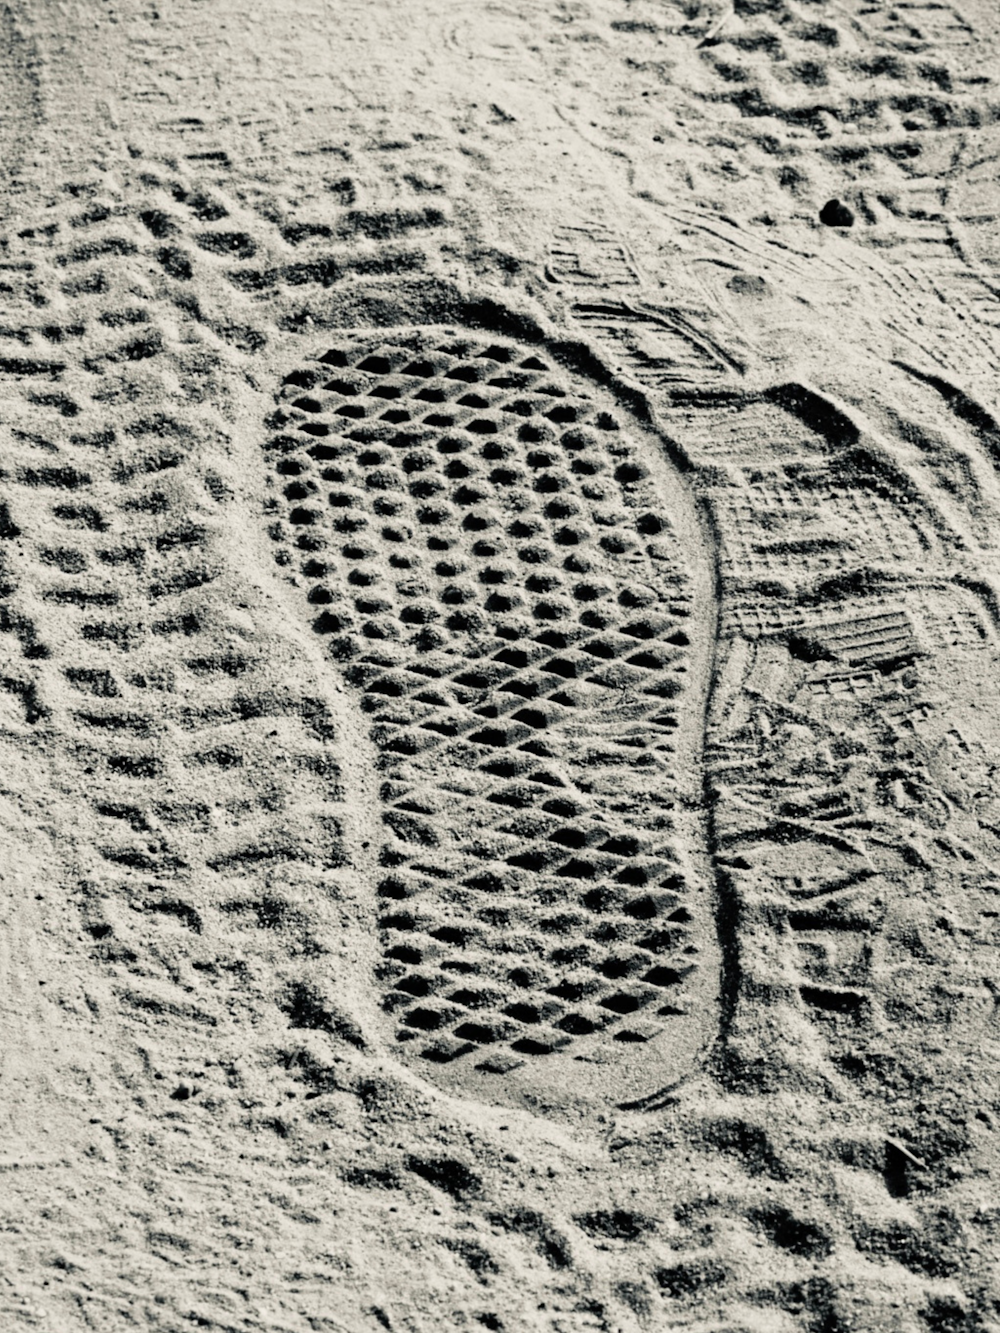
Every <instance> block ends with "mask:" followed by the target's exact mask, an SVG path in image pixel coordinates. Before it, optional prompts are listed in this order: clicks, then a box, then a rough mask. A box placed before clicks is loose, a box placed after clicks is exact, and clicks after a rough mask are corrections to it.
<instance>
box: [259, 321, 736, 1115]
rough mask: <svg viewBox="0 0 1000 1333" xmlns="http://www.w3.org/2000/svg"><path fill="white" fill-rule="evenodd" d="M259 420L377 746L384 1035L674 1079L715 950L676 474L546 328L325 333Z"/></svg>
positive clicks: (562, 1078)
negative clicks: (515, 339) (544, 343)
mask: <svg viewBox="0 0 1000 1333" xmlns="http://www.w3.org/2000/svg"><path fill="white" fill-rule="evenodd" d="M275 421H276V426H277V429H278V431H279V433H278V434H276V435H275V436H274V437H273V438H272V439H271V441H270V445H269V447H270V450H271V454H272V457H273V461H274V469H275V475H274V482H275V485H276V497H275V499H274V500H273V501H272V502H271V505H272V509H273V514H272V526H271V529H270V531H271V536H272V537H273V538H274V540H275V541H276V542H277V544H278V547H277V553H276V558H277V561H278V563H279V565H284V566H291V567H292V570H291V571H290V572H294V575H295V576H296V578H297V580H298V581H299V582H301V583H304V584H305V586H306V587H307V589H308V592H307V594H306V595H307V599H308V603H309V606H310V614H311V615H312V626H313V629H314V630H315V631H316V633H318V634H320V635H323V636H324V637H325V638H326V640H327V642H328V647H329V654H330V656H331V658H332V659H333V660H334V661H336V662H337V663H338V664H340V666H341V667H342V669H343V670H344V672H345V674H346V677H347V680H348V681H349V682H350V683H351V685H352V686H354V687H355V688H356V690H357V691H358V693H359V696H360V705H361V707H362V708H363V709H364V710H365V711H366V712H367V714H368V715H369V719H370V726H371V734H372V737H373V739H374V741H375V743H376V745H377V747H378V752H379V756H380V758H379V764H380V769H381V772H380V781H381V797H382V801H383V809H382V820H383V825H384V832H385V838H384V843H383V845H382V848H381V851H380V856H379V865H380V869H379V878H378V882H377V885H376V892H377V896H378V904H379V911H378V921H379V929H380V931H381V939H382V964H381V968H380V977H379V982H380V985H381V986H382V988H383V994H384V1010H385V1013H386V1016H387V1023H388V1024H389V1028H388V1032H389V1040H390V1041H391V1043H392V1044H393V1046H394V1048H395V1050H396V1053H397V1054H400V1055H407V1056H410V1055H412V1057H413V1058H414V1060H415V1062H417V1064H418V1066H419V1067H420V1069H421V1071H422V1072H424V1073H427V1074H431V1075H432V1076H433V1077H435V1078H437V1079H438V1081H441V1080H443V1081H445V1082H446V1083H449V1084H455V1083H456V1082H457V1083H460V1084H462V1085H463V1086H464V1087H465V1088H467V1089H468V1088H470V1087H471V1088H473V1089H475V1090H476V1091H477V1092H478V1093H480V1094H481V1095H484V1096H486V1095H489V1096H491V1097H493V1098H494V1099H499V1100H511V1098H512V1097H514V1098H516V1097H521V1096H525V1095H526V1094H527V1095H530V1096H531V1097H534V1098H535V1099H536V1100H538V1099H544V1098H550V1099H556V1100H558V1099H559V1097H560V1096H561V1095H566V1096H572V1095H579V1094H580V1093H581V1092H583V1093H587V1092H590V1093H591V1094H592V1095H599V1096H602V1097H607V1096H608V1095H609V1094H610V1095H611V1096H612V1097H613V1096H615V1095H618V1096H619V1097H621V1098H623V1099H624V1098H627V1097H628V1096H629V1095H630V1094H636V1095H640V1094H643V1093H645V1092H652V1091H654V1090H655V1089H656V1088H657V1087H660V1086H663V1084H664V1083H665V1082H666V1081H668V1080H669V1078H670V1077H671V1076H678V1075H679V1074H680V1073H682V1072H686V1070H687V1069H688V1068H690V1065H691V1062H692V1059H693V1058H694V1057H695V1055H696V1053H697V1051H698V1050H700V1049H702V1048H703V1046H704V1044H705V1041H706V1040H707V1039H709V1038H710V1037H711V1036H712V1035H713V1034H712V1033H711V1032H710V1031H708V1029H709V1028H710V1027H711V1025H712V1023H713V1021H714V1016H715V995H716V992H717V971H718V967H717V959H716V957H715V955H714V952H713V944H712V939H713V928H712V923H711V919H710V917H711V904H710V894H709V891H708V887H707V885H708V881H709V874H708V870H707V856H706V854H705V852H704V850H703V847H702V846H701V833H700V824H699V822H698V820H697V818H695V817H694V816H692V815H690V813H685V807H688V808H689V807H690V806H691V805H692V804H695V803H694V802H691V801H685V800H684V799H683V798H682V797H683V792H684V791H687V792H690V791H691V789H692V786H691V784H692V770H693V769H696V767H697V759H698V756H699V752H700V743H701V737H700V729H701V719H702V717H703V711H704V692H705V688H706V678H707V673H708V655H709V651H710V638H711V630H712V620H711V609H710V607H709V606H707V605H706V604H705V603H706V602H707V601H710V587H711V580H710V577H709V576H708V574H707V570H708V562H707V557H706V556H705V555H704V554H703V553H702V552H699V551H695V552H692V551H691V550H690V546H691V532H692V530H693V529H694V528H696V524H694V525H693V524H692V523H691V522H690V519H689V516H688V518H687V519H683V521H681V522H680V524H679V526H678V522H677V513H679V512H680V511H683V510H684V508H685V505H686V506H687V507H688V509H690V508H691V502H690V500H689V499H687V498H686V492H685V491H684V488H683V485H682V483H681V482H680V479H679V478H678V477H677V476H676V475H675V474H674V473H673V472H672V469H671V467H670V465H669V464H668V463H666V462H665V461H664V459H663V457H662V453H661V450H660V449H658V448H657V442H656V441H655V440H653V441H651V440H649V439H647V438H646V437H645V436H644V435H643V434H642V432H641V430H639V428H637V427H636V425H635V423H634V422H631V421H630V420H629V419H628V417H627V416H626V415H625V414H623V413H622V412H621V410H620V409H619V408H618V407H617V405H616V404H615V403H614V402H613V400H612V399H611V398H610V397H609V396H607V395H604V394H603V393H601V392H599V391H598V390H597V388H596V387H595V386H593V385H589V384H587V383H585V382H583V381H581V380H580V379H579V377H576V376H572V375H568V374H567V373H566V372H565V371H564V370H562V369H561V368H560V367H559V366H558V364H557V363H556V362H555V361H554V360H553V359H551V357H550V356H549V355H547V354H546V353H545V352H544V350H541V351H539V350H532V349H530V348H526V347H523V346H519V345H516V344H512V343H510V342H506V341H495V340H490V339H488V338H487V337H485V336H472V335H469V334H465V333H456V332H455V331H453V330H451V331H448V330H441V329H436V330H426V329H425V330H421V331H418V332H408V333H402V332H399V333H394V334H388V335H387V334H386V333H384V332H381V333H371V334H369V335H367V336H365V335H358V336H355V337H348V338H346V339H345V340H343V341H339V342H338V343H337V344H336V345H334V346H333V347H331V348H329V349H327V350H326V351H324V352H323V354H322V355H320V356H319V357H318V358H317V359H316V360H313V361H308V362H305V363H304V364H302V365H301V366H299V367H298V368H296V369H295V370H294V371H293V372H292V373H291V374H289V375H288V376H287V377H286V380H285V384H284V388H283V391H282V395H281V406H280V408H279V411H278V413H277V415H276V418H275ZM692 512H693V511H692ZM685 525H686V526H685ZM699 562H700V563H699ZM699 570H701V575H700V574H699Z"/></svg>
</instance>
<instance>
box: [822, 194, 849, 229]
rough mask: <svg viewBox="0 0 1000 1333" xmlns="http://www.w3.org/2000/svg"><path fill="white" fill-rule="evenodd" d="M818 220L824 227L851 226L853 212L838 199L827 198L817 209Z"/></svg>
mask: <svg viewBox="0 0 1000 1333" xmlns="http://www.w3.org/2000/svg"><path fill="white" fill-rule="evenodd" d="M819 220H820V222H822V223H823V225H824V226H825V227H853V226H854V214H853V213H852V212H851V210H850V209H849V208H848V207H847V205H846V204H842V203H841V202H840V200H839V199H828V200H827V201H826V203H825V204H824V205H823V207H822V208H821V209H820V210H819Z"/></svg>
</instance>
